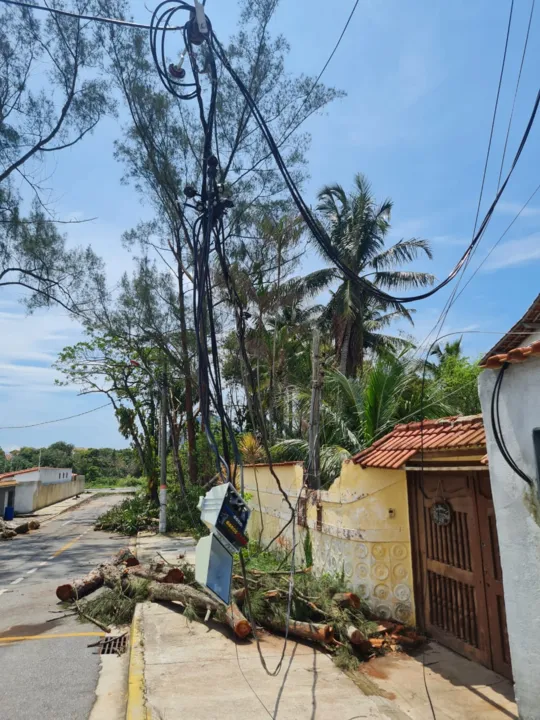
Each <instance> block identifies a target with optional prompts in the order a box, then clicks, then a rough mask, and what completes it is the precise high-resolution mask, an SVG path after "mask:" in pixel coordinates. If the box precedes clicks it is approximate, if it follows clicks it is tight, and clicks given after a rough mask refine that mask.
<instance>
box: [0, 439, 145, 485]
mask: <svg viewBox="0 0 540 720" xmlns="http://www.w3.org/2000/svg"><path fill="white" fill-rule="evenodd" d="M40 458H41V460H40ZM40 462H41V467H67V468H72V469H73V472H74V473H77V474H78V475H84V476H85V479H86V484H87V485H88V486H90V487H113V486H115V485H118V486H119V487H121V486H122V485H124V486H128V485H137V484H138V482H139V479H138V478H139V477H140V474H141V473H140V466H139V464H138V462H137V458H136V456H135V454H134V452H133V450H132V449H131V448H125V449H123V450H115V449H113V448H76V447H74V446H73V445H70V444H69V443H66V442H63V441H59V442H55V443H52V445H49V446H48V447H44V448H34V447H26V446H24V447H21V448H20V449H19V450H12V451H11V459H10V460H6V455H5V452H4V451H3V450H2V449H1V448H0V472H8V471H11V470H26V469H27V468H31V467H37V466H38V465H39V463H40Z"/></svg>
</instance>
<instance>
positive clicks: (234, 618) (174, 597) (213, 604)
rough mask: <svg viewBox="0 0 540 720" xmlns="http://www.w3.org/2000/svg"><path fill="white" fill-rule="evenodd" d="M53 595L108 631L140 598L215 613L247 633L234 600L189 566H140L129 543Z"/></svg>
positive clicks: (203, 616)
mask: <svg viewBox="0 0 540 720" xmlns="http://www.w3.org/2000/svg"><path fill="white" fill-rule="evenodd" d="M101 588H106V589H105V590H104V591H103V592H100V593H99V595H97V596H96V597H95V598H92V599H90V600H86V601H82V600H83V598H86V597H87V596H89V595H92V594H93V593H94V592H96V590H100V589H101ZM56 596H57V598H58V599H59V600H60V601H62V602H64V603H68V604H69V606H70V608H71V609H72V610H73V611H74V612H75V613H77V614H78V615H79V616H80V617H81V619H84V620H88V621H90V622H93V623H94V624H96V625H97V626H98V627H100V628H101V629H102V630H104V631H105V632H110V630H111V627H110V626H111V625H122V624H126V623H129V622H130V621H131V619H132V617H133V613H134V611H135V605H136V604H137V603H138V602H145V601H150V602H163V601H168V602H179V603H181V604H182V605H183V606H184V609H185V614H186V616H187V617H188V618H189V619H192V620H195V619H199V620H204V621H208V620H209V619H210V618H213V619H214V620H216V621H218V622H222V623H224V624H225V625H228V626H229V627H230V628H232V629H233V631H234V633H235V634H236V635H237V637H239V638H242V639H244V638H246V637H247V636H248V635H249V634H250V633H251V625H250V623H249V622H248V620H247V619H246V618H245V617H244V615H243V614H242V612H241V611H240V609H239V608H238V606H237V605H236V604H235V603H234V602H232V603H231V604H230V605H228V606H226V605H225V604H223V603H221V602H219V601H218V600H216V599H215V598H214V597H212V596H210V595H209V594H208V593H206V592H205V591H204V588H200V587H199V586H198V585H197V583H196V582H195V577H194V572H193V568H192V567H191V565H189V564H188V563H181V564H180V565H178V566H173V565H170V564H169V563H166V562H165V561H163V562H161V561H157V562H152V563H148V564H144V565H143V564H141V563H140V562H139V560H138V559H137V557H136V556H135V555H134V554H133V553H132V552H131V550H130V549H129V548H122V549H121V550H119V551H118V553H116V555H115V556H114V557H112V558H111V559H110V560H109V561H108V562H106V563H102V564H100V565H98V566H97V567H95V568H94V569H93V570H91V571H90V572H89V573H87V574H86V575H84V576H83V577H79V578H77V579H75V580H72V581H71V582H69V583H64V584H62V585H59V586H58V587H57V588H56ZM81 601H82V602H81Z"/></svg>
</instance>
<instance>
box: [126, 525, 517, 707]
mask: <svg viewBox="0 0 540 720" xmlns="http://www.w3.org/2000/svg"><path fill="white" fill-rule="evenodd" d="M137 553H138V556H139V559H140V560H141V561H143V562H146V561H149V560H152V559H155V558H156V559H159V558H157V554H158V553H160V554H161V555H162V557H163V558H165V560H167V561H168V562H171V563H175V562H177V561H178V556H179V554H181V555H184V557H185V559H186V560H188V561H190V562H192V561H193V560H194V554H195V542H194V541H193V540H192V539H191V538H189V537H177V538H174V537H166V536H165V537H164V536H159V535H150V534H148V533H147V534H144V535H139V537H138V538H137ZM134 628H136V631H134V632H133V634H132V641H133V640H134V641H135V642H134V643H133V642H132V650H131V658H132V661H131V663H130V681H129V687H130V693H129V694H130V703H129V705H128V714H127V718H128V720H134V719H135V718H148V719H150V718H151V720H178V718H189V719H190V720H222V718H224V717H229V716H231V717H234V718H235V720H266V719H267V718H268V717H270V718H274V719H275V720H353V718H354V719H355V720H356V718H371V719H372V720H388V719H389V720H432V718H433V715H432V713H431V709H430V706H429V700H428V696H427V694H426V688H425V685H424V666H423V662H422V661H423V660H424V662H425V666H426V667H425V675H426V682H427V683H428V687H429V691H430V696H431V700H432V702H433V705H434V707H435V711H436V717H437V720H461V718H463V717H467V718H468V720H507V719H508V718H517V717H518V716H517V710H516V706H515V704H514V702H513V697H512V686H511V684H510V683H509V682H508V681H506V680H504V679H503V678H501V677H500V676H498V675H496V674H495V673H492V672H491V671H489V670H486V669H485V668H482V667H481V666H479V665H476V664H475V663H471V662H470V661H468V660H465V659H464V658H461V657H459V656H457V655H455V654H454V653H452V652H451V651H449V650H446V649H445V648H441V647H440V646H438V645H437V644H436V643H432V644H430V645H429V646H428V647H427V649H426V651H425V656H424V655H420V656H419V657H417V658H413V657H409V656H407V655H399V656H397V655H391V656H387V657H382V658H378V659H375V660H372V661H370V662H369V663H364V664H363V665H362V667H361V671H360V672H359V673H358V682H357V683H356V682H353V681H352V680H351V679H350V678H349V677H348V676H347V675H345V674H344V673H342V672H341V671H340V670H339V669H338V668H337V667H336V666H335V665H334V663H333V662H332V660H331V658H330V657H329V656H327V655H325V654H324V653H322V652H319V651H318V650H316V649H315V648H314V647H313V646H311V645H307V644H302V643H298V642H296V641H294V640H289V642H288V643H287V648H286V653H285V659H284V662H283V667H282V669H281V672H280V673H279V675H278V676H277V677H272V676H271V675H268V674H267V673H266V672H265V670H264V668H263V667H262V665H261V662H260V658H259V654H258V651H257V645H256V643H255V642H254V641H253V640H250V641H246V642H241V641H236V640H235V638H234V636H233V635H232V633H231V632H230V631H229V629H228V628H226V627H224V626H222V625H220V624H218V623H212V622H210V623H208V624H207V625H204V624H202V623H197V622H194V623H188V622H187V620H186V619H185V618H184V616H183V614H182V607H181V605H179V604H176V603H170V604H167V605H165V604H163V605H160V604H157V603H143V604H141V605H138V606H137V612H136V617H135V621H134ZM282 648H283V638H281V637H276V636H273V635H269V634H262V635H261V651H262V654H263V656H264V659H265V661H266V663H267V665H268V668H269V670H270V671H273V670H274V668H275V667H276V664H277V662H278V661H279V658H280V655H281V651H282ZM143 705H144V707H142V706H143Z"/></svg>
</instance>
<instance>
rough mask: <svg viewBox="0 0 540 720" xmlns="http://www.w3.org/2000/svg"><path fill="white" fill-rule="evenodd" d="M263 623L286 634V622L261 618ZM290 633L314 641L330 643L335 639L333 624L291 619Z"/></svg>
mask: <svg viewBox="0 0 540 720" xmlns="http://www.w3.org/2000/svg"><path fill="white" fill-rule="evenodd" d="M261 625H264V626H265V627H267V628H268V629H270V630H277V631H278V632H280V633H283V634H285V623H284V622H283V623H281V622H276V620H269V621H267V620H261ZM289 635H294V636H296V637H299V638H303V639H304V640H311V641H312V642H320V643H324V644H328V643H331V642H332V641H333V640H334V628H333V627H332V626H331V625H321V624H318V623H307V622H298V621H296V620H291V621H290V622H289Z"/></svg>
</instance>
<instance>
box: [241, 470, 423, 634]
mask: <svg viewBox="0 0 540 720" xmlns="http://www.w3.org/2000/svg"><path fill="white" fill-rule="evenodd" d="M274 470H275V473H276V474H277V476H278V478H279V480H280V482H281V484H282V487H283V489H284V490H285V491H286V492H287V495H288V497H289V500H290V502H291V504H292V505H293V507H296V504H297V501H298V493H299V491H300V490H301V488H302V486H303V475H304V470H303V466H302V464H301V463H298V464H294V465H276V466H274ZM244 481H245V488H246V491H247V492H249V493H250V494H251V500H250V504H251V507H252V510H253V512H252V515H251V519H250V526H249V532H250V536H251V538H252V539H256V540H260V541H262V542H263V543H265V542H269V541H270V540H272V538H273V537H275V535H277V533H278V532H279V531H280V530H281V528H283V526H284V525H285V524H286V522H287V520H289V519H290V516H291V511H290V509H289V507H288V506H287V503H286V502H285V500H284V498H283V496H282V495H281V493H280V492H279V489H278V487H277V484H276V481H275V479H274V478H273V477H272V474H271V473H270V471H269V468H268V466H266V465H258V466H248V467H246V468H245V470H244ZM303 492H304V493H306V494H307V513H306V514H307V525H308V528H309V532H310V533H311V541H312V545H313V564H314V572H316V573H319V574H320V573H323V572H330V573H338V574H339V573H341V572H344V574H345V577H346V578H347V580H348V582H349V585H350V587H351V588H352V589H353V590H354V591H355V592H357V593H358V594H359V595H361V596H362V597H363V598H364V599H365V600H366V602H367V603H368V604H369V605H370V606H371V608H372V609H373V610H374V611H375V612H376V613H377V615H379V616H380V617H394V618H396V619H397V620H400V621H402V622H408V623H414V622H415V610H414V598H413V574H412V564H411V541H410V527H409V503H408V495H407V477H406V473H405V471H404V470H384V469H375V468H365V469H364V468H362V467H360V466H359V465H355V464H354V463H352V462H350V461H348V462H345V463H344V464H343V466H342V469H341V474H340V476H339V477H338V478H337V479H336V480H335V482H334V483H333V484H332V486H331V487H330V488H329V489H328V490H327V491H320V492H315V491H306V490H304V491H303ZM259 499H260V503H259ZM318 504H319V505H320V506H321V507H322V517H321V521H322V524H321V530H317V505H318ZM260 508H262V513H261V509H260ZM294 533H295V540H296V542H297V543H298V552H300V553H301V554H302V555H303V549H302V548H303V542H302V541H303V539H304V536H305V533H306V529H305V528H303V527H299V526H297V525H295V527H294ZM292 540H293V527H292V525H290V526H289V527H288V528H287V529H286V530H285V532H284V533H283V535H282V536H281V537H280V538H279V539H278V544H279V545H280V546H281V547H282V548H283V549H290V548H291V547H292Z"/></svg>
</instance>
